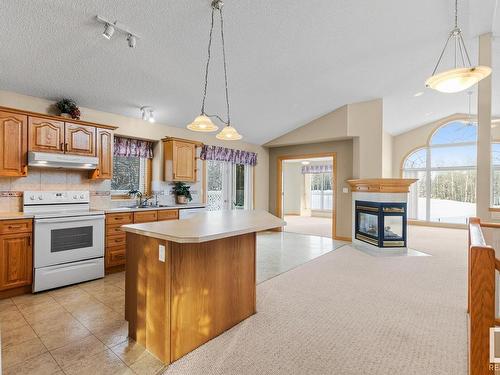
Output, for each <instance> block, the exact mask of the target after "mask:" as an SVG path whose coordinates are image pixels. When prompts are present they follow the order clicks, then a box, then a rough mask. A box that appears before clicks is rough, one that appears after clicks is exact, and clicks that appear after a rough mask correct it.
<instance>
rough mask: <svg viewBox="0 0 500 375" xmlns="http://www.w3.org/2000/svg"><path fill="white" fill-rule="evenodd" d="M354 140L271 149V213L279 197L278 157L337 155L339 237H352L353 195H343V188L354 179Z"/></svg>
mask: <svg viewBox="0 0 500 375" xmlns="http://www.w3.org/2000/svg"><path fill="white" fill-rule="evenodd" d="M352 149H353V142H352V140H343V141H333V142H323V143H308V144H301V145H291V146H283V147H273V148H270V149H269V182H270V183H269V211H270V212H272V213H276V195H277V181H278V179H277V165H278V157H279V156H285V155H290V156H292V155H303V154H318V153H324V152H336V153H337V181H336V190H335V193H336V198H337V199H336V211H337V236H340V237H349V238H350V237H351V222H352V218H351V216H352V215H351V205H352V202H351V193H343V192H342V188H344V187H348V185H347V183H346V182H345V181H346V180H348V179H350V178H352V168H353V163H352V156H353V153H352Z"/></svg>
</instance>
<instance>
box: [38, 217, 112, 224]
mask: <svg viewBox="0 0 500 375" xmlns="http://www.w3.org/2000/svg"><path fill="white" fill-rule="evenodd" d="M89 220H104V215H93V216H78V217H57V218H53V219H35V223H39V224H50V223H68V222H74V221H89Z"/></svg>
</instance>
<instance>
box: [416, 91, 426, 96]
mask: <svg viewBox="0 0 500 375" xmlns="http://www.w3.org/2000/svg"><path fill="white" fill-rule="evenodd" d="M422 95H424V92H423V91H419V92H417V93H415V94H413V96H414V97H419V96H422Z"/></svg>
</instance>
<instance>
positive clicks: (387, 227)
mask: <svg viewBox="0 0 500 375" xmlns="http://www.w3.org/2000/svg"><path fill="white" fill-rule="evenodd" d="M384 238H385V239H386V240H391V239H399V238H403V216H384Z"/></svg>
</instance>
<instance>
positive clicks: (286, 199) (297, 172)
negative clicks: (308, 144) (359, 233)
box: [277, 153, 337, 238]
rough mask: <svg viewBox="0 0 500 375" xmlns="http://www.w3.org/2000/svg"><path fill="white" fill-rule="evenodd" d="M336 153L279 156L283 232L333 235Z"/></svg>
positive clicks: (280, 208)
mask: <svg viewBox="0 0 500 375" xmlns="http://www.w3.org/2000/svg"><path fill="white" fill-rule="evenodd" d="M336 183H337V181H336V154H335V153H327V154H308V155H293V156H282V157H279V158H278V199H277V208H278V209H277V211H278V212H277V215H278V216H280V217H282V218H283V219H284V220H285V221H286V222H287V225H286V226H285V227H284V228H283V230H284V231H286V232H292V233H300V234H309V235H316V236H322V237H329V238H335V237H336V233H335V222H336V207H335V206H336V204H335V203H336V191H335V186H336Z"/></svg>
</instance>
